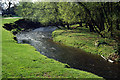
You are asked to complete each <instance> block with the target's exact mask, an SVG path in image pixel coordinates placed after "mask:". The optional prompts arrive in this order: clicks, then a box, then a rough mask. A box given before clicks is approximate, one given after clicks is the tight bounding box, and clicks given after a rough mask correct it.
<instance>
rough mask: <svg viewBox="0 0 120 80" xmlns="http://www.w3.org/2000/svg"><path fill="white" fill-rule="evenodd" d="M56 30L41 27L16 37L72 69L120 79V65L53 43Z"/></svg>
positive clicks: (19, 41)
mask: <svg viewBox="0 0 120 80" xmlns="http://www.w3.org/2000/svg"><path fill="white" fill-rule="evenodd" d="M55 29H56V27H40V28H38V29H35V30H32V31H29V32H21V33H19V34H17V35H16V37H17V39H18V43H28V44H31V45H32V46H34V47H35V48H36V49H37V51H39V52H40V53H41V54H43V55H45V56H47V57H49V58H53V59H55V60H57V61H60V62H63V63H67V64H68V65H70V67H72V68H75V69H79V70H83V71H87V72H91V73H94V74H96V75H98V76H101V77H104V78H106V79H107V78H118V77H119V73H120V72H119V68H120V64H112V63H109V62H107V61H105V60H104V59H103V58H101V57H100V56H98V55H92V54H88V53H86V52H84V51H82V50H80V49H76V48H72V47H68V46H64V45H62V44H59V43H55V42H53V41H52V40H51V39H50V38H51V32H52V31H54V30H55Z"/></svg>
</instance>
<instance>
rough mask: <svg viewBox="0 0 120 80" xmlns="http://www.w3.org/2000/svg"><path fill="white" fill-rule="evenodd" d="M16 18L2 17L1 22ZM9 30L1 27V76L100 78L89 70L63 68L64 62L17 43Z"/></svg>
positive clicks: (8, 21) (11, 20) (12, 20)
mask: <svg viewBox="0 0 120 80" xmlns="http://www.w3.org/2000/svg"><path fill="white" fill-rule="evenodd" d="M16 20H18V19H3V23H2V25H3V24H4V23H10V22H14V21H16ZM13 37H14V36H13V35H12V33H11V32H9V31H7V30H5V29H3V28H2V77H3V78H101V77H99V76H97V75H94V74H92V73H89V72H85V71H81V70H76V69H72V68H65V65H66V64H63V63H61V62H58V61H55V60H54V59H50V58H47V57H46V56H44V55H42V54H40V53H39V52H37V51H35V48H34V47H32V46H30V45H28V44H18V43H17V42H16V41H14V40H13Z"/></svg>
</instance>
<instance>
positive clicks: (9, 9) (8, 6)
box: [1, 0, 19, 15]
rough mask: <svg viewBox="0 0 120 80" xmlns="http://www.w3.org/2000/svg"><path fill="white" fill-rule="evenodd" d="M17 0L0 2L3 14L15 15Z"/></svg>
mask: <svg viewBox="0 0 120 80" xmlns="http://www.w3.org/2000/svg"><path fill="white" fill-rule="evenodd" d="M18 3H19V1H18V0H2V2H1V7H2V13H3V15H4V14H7V15H8V14H15V12H14V9H15V7H16V6H17V5H18Z"/></svg>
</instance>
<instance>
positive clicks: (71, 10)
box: [58, 2, 84, 29]
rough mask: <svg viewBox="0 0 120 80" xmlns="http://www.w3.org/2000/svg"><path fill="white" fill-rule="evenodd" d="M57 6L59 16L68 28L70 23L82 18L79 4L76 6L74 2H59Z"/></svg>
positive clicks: (82, 13) (80, 20)
mask: <svg viewBox="0 0 120 80" xmlns="http://www.w3.org/2000/svg"><path fill="white" fill-rule="evenodd" d="M58 7H59V8H58V10H59V13H60V18H61V20H62V21H63V22H64V24H67V27H68V29H70V28H69V25H70V24H76V23H80V22H82V19H83V18H84V11H83V9H82V8H81V6H78V5H77V4H76V3H69V2H64V3H62V2H60V3H59V4H58ZM82 15H83V16H82Z"/></svg>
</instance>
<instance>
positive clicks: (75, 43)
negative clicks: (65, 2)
mask: <svg viewBox="0 0 120 80" xmlns="http://www.w3.org/2000/svg"><path fill="white" fill-rule="evenodd" d="M52 36H53V40H54V41H56V42H60V43H63V44H65V45H67V46H72V47H76V48H80V49H82V50H84V51H86V52H90V53H92V54H97V55H103V56H104V57H106V58H107V57H108V56H109V55H112V54H113V53H115V50H114V46H113V45H115V44H116V43H115V41H114V40H112V39H107V38H101V37H100V36H99V35H98V34H97V33H93V32H89V30H88V29H87V28H84V27H83V28H78V29H77V30H75V29H73V30H55V31H54V32H53V33H52ZM97 40H98V41H99V43H102V44H100V45H99V46H98V47H97V46H95V42H96V41H97Z"/></svg>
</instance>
